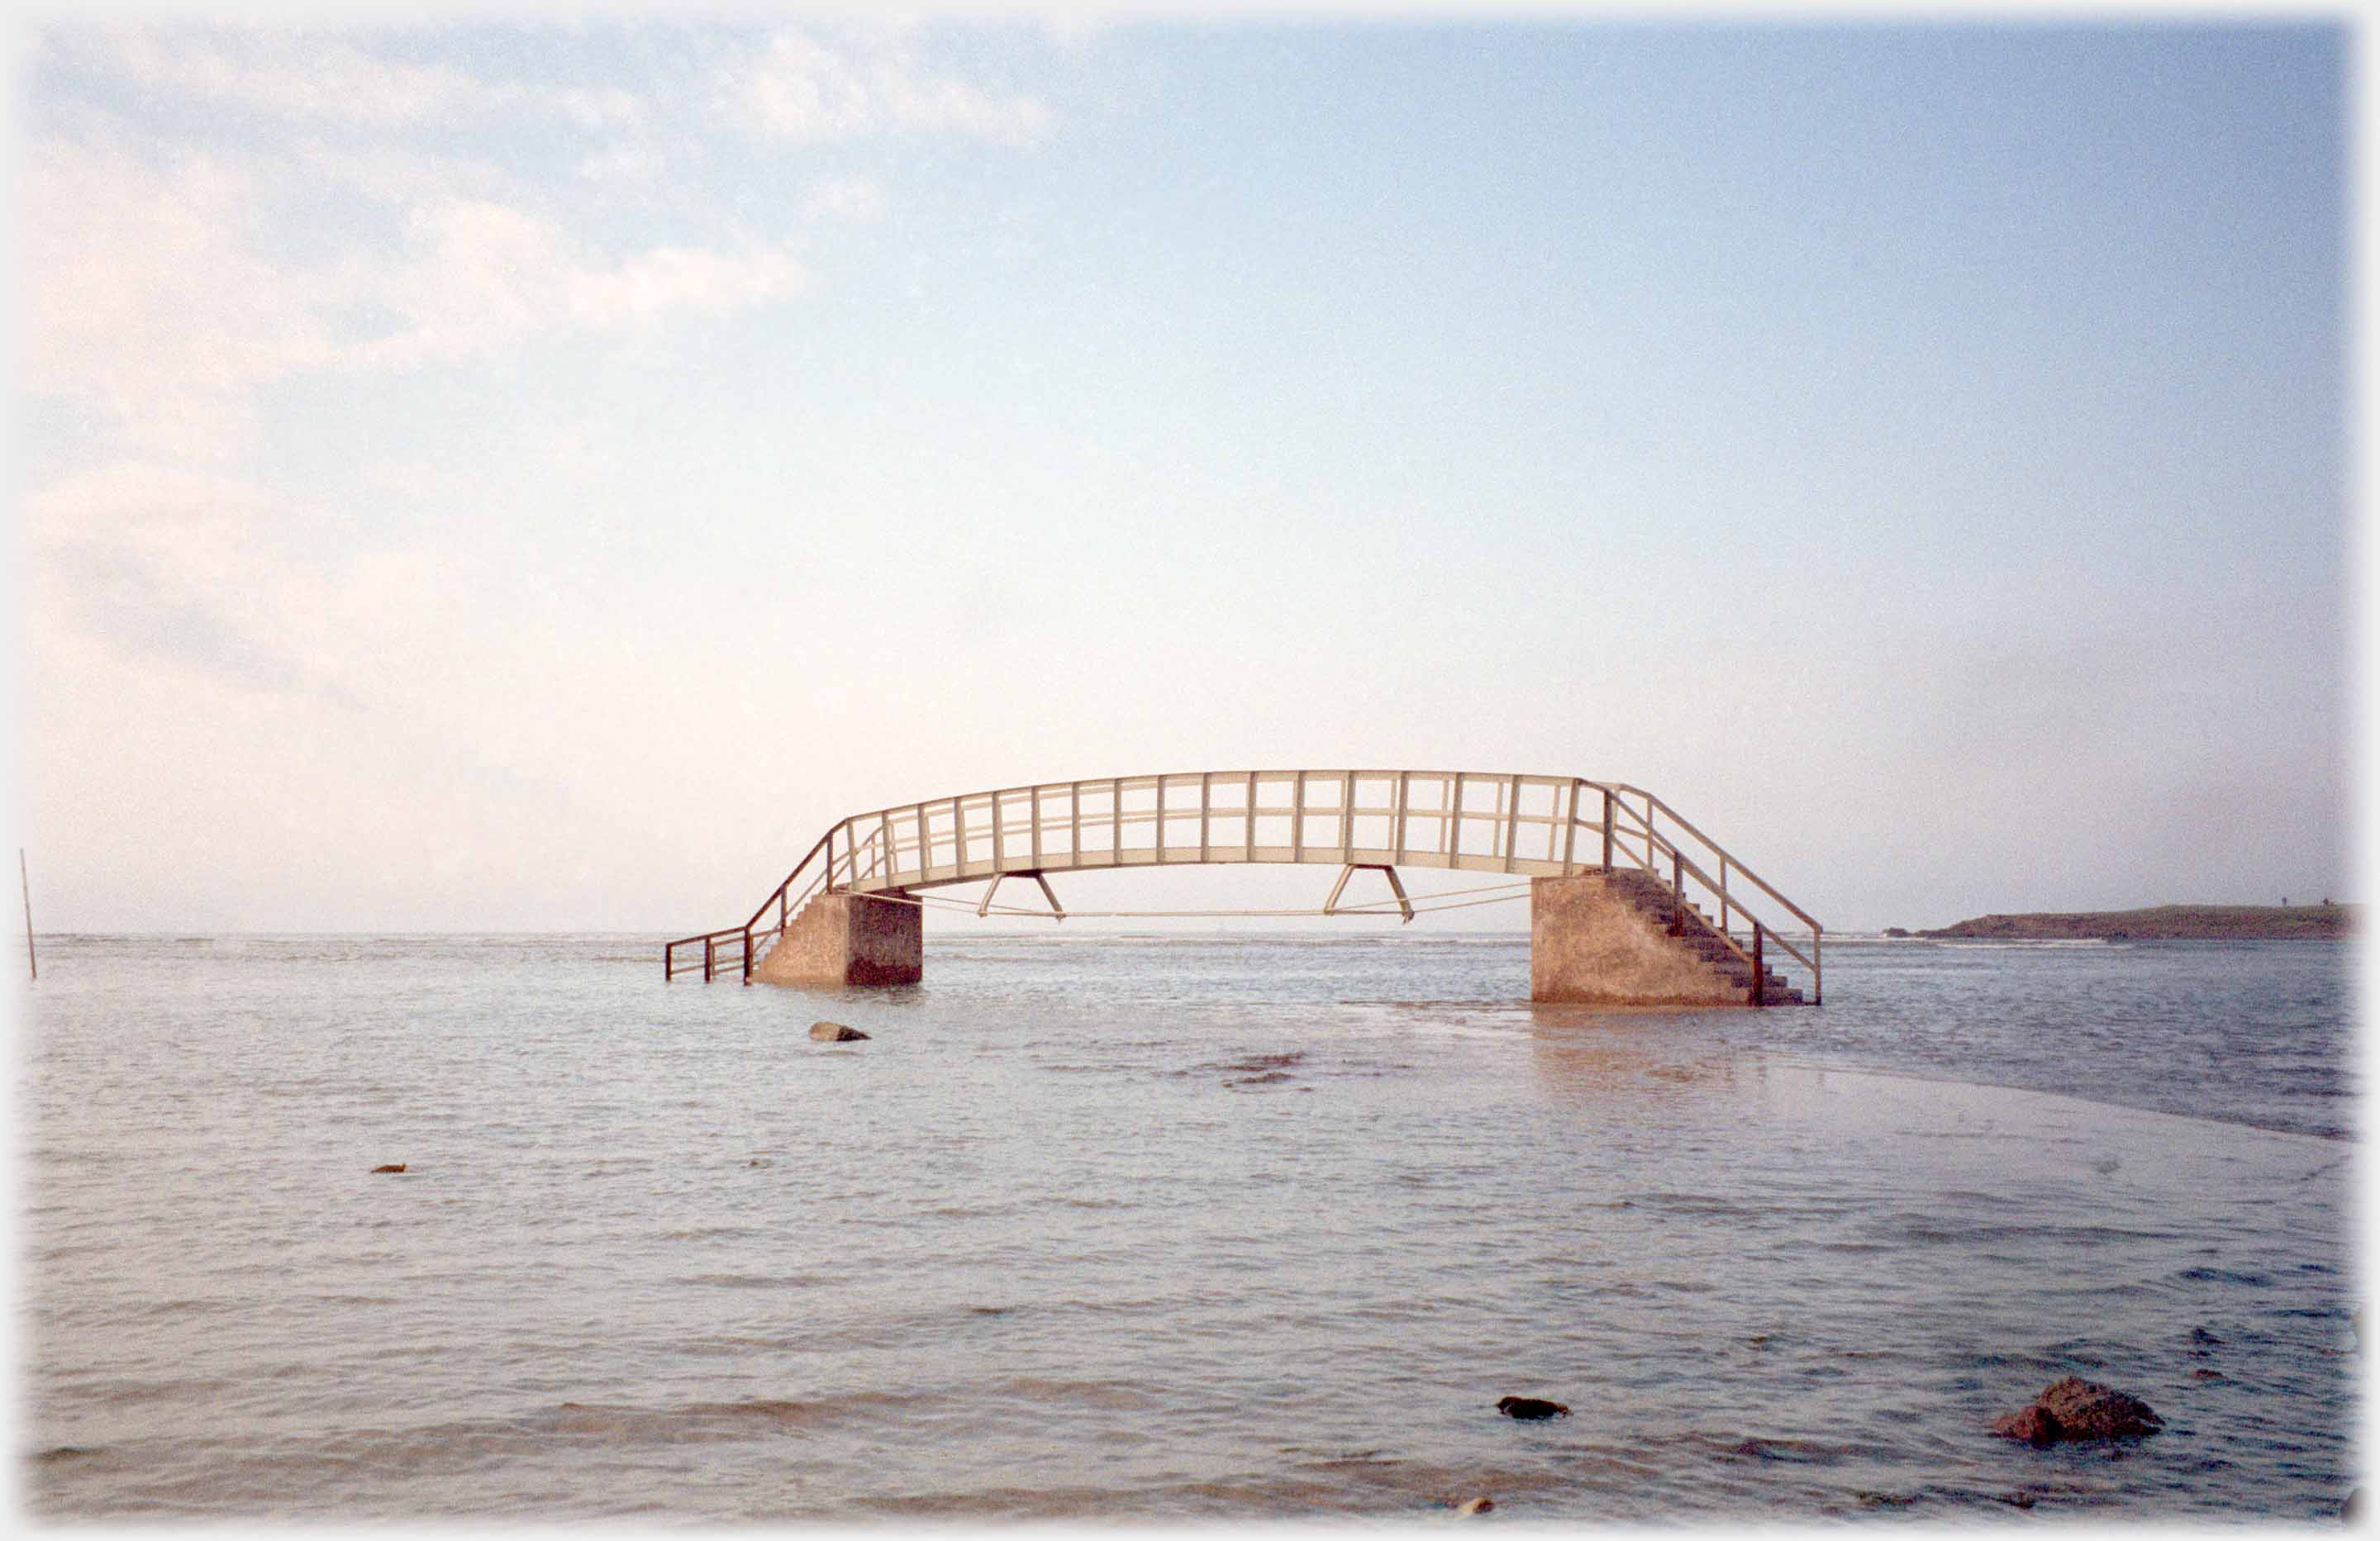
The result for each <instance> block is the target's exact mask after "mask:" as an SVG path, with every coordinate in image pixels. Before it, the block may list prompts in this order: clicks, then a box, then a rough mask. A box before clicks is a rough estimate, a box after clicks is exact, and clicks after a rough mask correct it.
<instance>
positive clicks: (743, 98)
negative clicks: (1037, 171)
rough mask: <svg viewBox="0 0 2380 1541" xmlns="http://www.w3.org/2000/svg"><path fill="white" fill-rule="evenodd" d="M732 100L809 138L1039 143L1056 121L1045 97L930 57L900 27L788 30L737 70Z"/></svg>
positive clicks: (742, 111)
mask: <svg viewBox="0 0 2380 1541" xmlns="http://www.w3.org/2000/svg"><path fill="white" fill-rule="evenodd" d="M727 88H728V89H727V94H726V103H725V104H726V106H727V108H728V110H729V111H730V112H731V113H732V114H733V115H735V116H737V117H739V118H741V119H742V120H743V121H744V122H745V123H746V124H747V125H748V126H750V127H755V128H758V129H759V130H761V131H763V132H766V133H769V134H773V135H776V136H779V137H781V138H784V139H790V140H802V141H808V142H822V141H828V140H850V139H858V138H862V137H865V136H868V135H874V134H951V135H957V136H960V137H963V138H969V139H978V140H990V141H992V142H995V143H1002V144H1014V145H1029V144H1033V143H1035V142H1037V141H1038V140H1040V139H1041V138H1042V137H1043V136H1044V135H1046V134H1047V133H1048V132H1049V131H1050V125H1051V123H1052V121H1053V119H1052V115H1051V113H1050V109H1049V107H1048V106H1047V105H1046V104H1045V103H1042V102H1040V101H1039V100H1038V99H1037V98H1035V97H1032V96H1028V95H1023V94H1014V93H1002V92H999V91H989V90H986V89H984V88H983V87H980V86H977V85H973V84H970V83H969V82H967V81H965V80H962V79H958V78H956V77H955V76H951V75H946V74H938V73H935V72H934V71H932V70H931V69H929V68H928V67H925V66H923V65H921V64H920V63H919V62H918V61H917V58H916V57H915V56H914V55H913V53H912V52H911V50H910V49H909V47H908V46H907V45H906V44H905V42H903V41H902V39H901V38H900V36H899V35H898V34H897V33H885V32H878V33H876V34H874V35H872V36H870V37H868V38H866V39H864V40H862V41H858V42H854V43H852V44H850V45H846V46H834V45H830V44H828V43H825V42H820V41H819V40H818V39H817V38H814V37H812V36H810V35H809V34H807V33H805V32H800V31H794V30H786V31H783V32H780V33H778V34H777V35H776V36H775V37H774V38H772V39H771V40H770V42H769V45H768V46H767V47H766V48H765V49H763V50H762V51H761V52H760V53H759V55H757V56H755V57H754V58H752V59H750V60H747V62H745V63H744V64H743V65H742V66H740V67H737V68H735V69H734V70H732V71H730V72H729V78H728V82H727Z"/></svg>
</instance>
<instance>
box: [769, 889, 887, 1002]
mask: <svg viewBox="0 0 2380 1541" xmlns="http://www.w3.org/2000/svg"><path fill="white" fill-rule="evenodd" d="M925 975H926V932H925V916H924V912H923V911H922V910H920V909H919V908H918V907H917V905H916V904H904V903H902V902H901V901H899V900H896V899H880V898H877V897H875V896H874V895H872V894H866V893H821V894H819V895H817V896H816V897H814V898H813V899H811V900H810V902H809V903H808V904H807V905H805V906H803V908H802V913H801V914H799V915H797V916H795V917H794V924H793V926H792V927H791V928H789V929H788V930H787V931H786V932H785V934H784V935H783V937H780V938H779V939H778V940H777V945H776V946H774V947H772V948H771V949H770V950H769V953H768V955H767V956H766V957H764V958H762V959H761V960H760V962H759V965H758V966H756V967H755V968H754V969H753V970H752V977H753V978H755V979H757V980H760V981H762V982H763V983H767V984H771V985H806V986H810V987H814V988H815V987H820V986H823V987H826V988H829V989H835V988H839V987H841V986H844V985H914V984H916V983H917V982H918V981H919V980H920V979H922V978H924V977H925Z"/></svg>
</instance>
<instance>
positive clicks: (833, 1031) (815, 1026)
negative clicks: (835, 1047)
mask: <svg viewBox="0 0 2380 1541" xmlns="http://www.w3.org/2000/svg"><path fill="white" fill-rule="evenodd" d="M867 1036H868V1035H867V1034H865V1033H863V1032H861V1031H860V1030H859V1029H858V1028H856V1027H845V1026H844V1025H843V1024H842V1023H840V1022H813V1023H811V1024H810V1037H814V1038H816V1039H818V1040H819V1042H820V1043H849V1042H851V1041H852V1040H853V1039H854V1038H864V1037H867Z"/></svg>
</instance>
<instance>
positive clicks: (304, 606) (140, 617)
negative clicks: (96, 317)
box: [24, 462, 353, 702]
mask: <svg viewBox="0 0 2380 1541" xmlns="http://www.w3.org/2000/svg"><path fill="white" fill-rule="evenodd" d="M303 521H304V516H303V515H302V514H301V513H300V512H299V511H297V510H295V509H293V508H291V507H290V506H288V505H287V504H285V503H283V502H282V501H281V500H279V499H278V498H276V497H275V496H273V494H272V493H271V492H269V491H265V490H264V489H261V488H259V487H257V486H254V485H253V484H250V483H248V482H245V481H241V480H238V479H233V478H227V477H221V476H214V475H209V474H204V473H199V472H193V471H189V470H187V469H180V468H176V467H160V466H154V465H147V464H141V463H138V462H128V463H121V464H117V465H114V466H110V467H104V468H103V469H100V470H97V471H93V472H90V473H86V474H84V475H81V476H79V477H74V478H69V479H66V480H64V481H61V482H57V483H54V484H52V485H51V486H49V487H46V488H44V489H42V491H38V492H36V493H34V494H33V495H32V496H31V497H30V498H29V499H28V500H27V501H26V518H25V528H24V535H25V554H26V557H27V559H28V560H27V568H28V576H29V577H30V579H31V583H30V592H31V598H32V601H33V621H34V625H33V627H32V634H33V637H34V640H35V644H36V651H37V654H38V653H41V652H42V650H43V644H44V643H48V644H51V646H50V647H49V648H48V652H49V653H50V654H51V655H52V661H55V654H56V653H57V651H58V649H56V648H55V642H56V641H57V640H58V639H59V638H61V637H79V638H84V639H88V640H90V641H92V642H96V643H98V644H99V645H101V646H102V647H103V648H104V649H106V650H108V651H109V652H112V653H114V654H115V655H116V656H118V657H120V658H124V659H129V660H133V661H140V662H149V663H159V662H162V663H164V664H165V665H167V666H168V667H170V668H172V669H174V670H176V672H178V673H184V674H189V675H196V676H199V677H202V678H207V679H211V680H212V681H214V682H216V683H218V684H225V685H229V686H236V687H238V688H242V689H249V690H266V691H275V692H285V691H297V692H300V693H304V694H310V695H315V696H320V697H323V698H329V699H334V700H339V701H342V702H352V699H353V698H352V697H351V696H350V695H349V694H348V693H347V691H346V689H345V687H344V686H341V685H340V684H339V683H338V680H337V674H338V672H339V665H338V657H337V655H338V652H339V649H338V648H337V646H336V644H335V643H334V642H331V641H329V640H328V639H327V638H326V637H324V636H323V635H322V632H323V628H324V626H325V625H326V623H327V622H328V621H329V619H330V618H331V617H334V616H336V615H338V614H340V613H343V612H344V610H345V606H344V604H343V602H342V600H341V595H340V592H339V588H338V586H337V585H336V584H335V583H334V582H332V581H330V580H329V579H328V578H327V577H326V576H325V575H323V574H322V573H320V572H317V571H313V570H310V568H308V567H307V566H305V565H302V564H296V563H293V562H290V561H287V560H285V559H284V558H283V557H281V556H280V555H279V554H278V548H277V537H278V536H279V534H280V533H281V532H282V531H284V530H285V529H286V528H289V527H291V526H293V525H297V524H300V523H302V522H303Z"/></svg>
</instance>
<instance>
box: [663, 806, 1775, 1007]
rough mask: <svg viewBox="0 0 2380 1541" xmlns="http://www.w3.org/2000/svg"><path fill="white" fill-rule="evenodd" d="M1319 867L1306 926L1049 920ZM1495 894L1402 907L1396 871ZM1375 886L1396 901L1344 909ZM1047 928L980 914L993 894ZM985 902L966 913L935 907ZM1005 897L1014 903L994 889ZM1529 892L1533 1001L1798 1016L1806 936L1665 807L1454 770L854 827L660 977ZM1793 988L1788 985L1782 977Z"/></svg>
mask: <svg viewBox="0 0 2380 1541" xmlns="http://www.w3.org/2000/svg"><path fill="white" fill-rule="evenodd" d="M1240 863H1293V864H1302V865H1308V866H1325V867H1337V868H1340V869H1341V870H1340V880H1339V884H1338V886H1337V887H1336V888H1334V889H1333V890H1332V892H1331V896H1330V900H1329V901H1328V902H1326V903H1325V904H1324V905H1323V906H1322V907H1321V908H1320V909H1319V910H1304V911H1231V912H1213V911H1201V912H1186V911H1165V912H1151V911H1145V910H1144V911H1130V912H1124V911H1085V910H1080V909H1077V910H1074V911H1071V912H1069V911H1066V910H1063V909H1062V908H1061V907H1060V903H1059V899H1058V895H1057V893H1056V892H1055V890H1053V889H1052V888H1051V887H1050V882H1049V879H1050V877H1051V876H1052V875H1056V874H1062V873H1069V872H1085V871H1101V870H1113V869H1117V868H1146V867H1167V866H1190V865H1200V864H1204V865H1230V864H1240ZM1427 868H1442V869H1445V870H1449V871H1462V872H1471V873H1482V874H1488V875H1492V876H1493V877H1495V878H1496V879H1499V880H1500V881H1499V882H1493V883H1490V884H1488V885H1487V886H1486V887H1484V888H1477V889H1464V890H1458V891H1455V892H1453V893H1452V894H1443V893H1442V894H1437V895H1417V896H1409V895H1408V894H1407V893H1406V892H1405V891H1404V888H1403V884H1402V882H1401V881H1400V880H1399V879H1398V876H1397V874H1398V871H1399V869H1427ZM1366 869H1377V870H1378V871H1379V872H1381V873H1382V874H1383V875H1385V877H1386V879H1387V881H1388V883H1389V885H1390V887H1391V888H1392V889H1393V891H1394V894H1395V897H1394V899H1393V900H1392V901H1391V900H1374V901H1368V902H1357V903H1351V904H1342V903H1341V902H1340V900H1341V895H1342V893H1343V892H1345V891H1346V888H1347V886H1348V880H1349V879H1350V878H1351V877H1353V876H1354V874H1355V873H1356V872H1358V871H1362V870H1366ZM1012 878H1014V879H1018V880H1025V881H1027V882H1030V883H1032V884H1034V885H1035V886H1036V887H1037V888H1038V893H1039V895H1040V897H1041V898H1042V899H1043V901H1044V902H1045V903H1046V904H1047V905H1048V908H1047V909H1041V908H1026V907H1019V906H1017V905H1014V904H996V903H995V900H996V898H997V897H998V894H999V891H1000V888H1001V885H1002V883H1003V882H1004V881H1005V880H1008V879H1012ZM977 882H980V883H984V884H986V885H987V886H986V888H985V890H984V892H983V894H982V895H981V898H980V901H979V902H977V903H975V904H968V903H967V902H966V901H965V900H955V899H953V898H951V897H949V896H946V895H942V894H940V893H937V892H934V891H936V890H939V889H942V888H946V887H949V886H951V885H953V884H960V883H977ZM1012 892H1014V891H1012ZM1522 892H1527V893H1528V894H1529V897H1530V900H1531V911H1532V944H1531V971H1532V984H1531V993H1532V998H1533V999H1536V1000H1541V1001H1565V1000H1569V1001H1602V1002H1607V1003H1613V1004H1623V1003H1651V1002H1656V1001H1662V1002H1673V1003H1693V1004H1718V1003H1723V1002H1728V1001H1732V1002H1733V1003H1739V1004H1747V1005H1775V1004H1786V1003H1798V1002H1800V1001H1803V1000H1804V999H1806V1000H1807V1001H1810V1002H1811V1003H1813V1004H1815V1003H1816V1002H1817V1001H1819V1000H1820V999H1821V998H1822V997H1821V983H1822V977H1821V953H1820V946H1821V941H1822V938H1823V928H1822V927H1821V926H1820V925H1819V924H1818V922H1817V921H1816V920H1815V919H1813V918H1812V917H1811V916H1809V915H1808V913H1807V912H1805V911H1803V909H1802V908H1801V907H1800V906H1799V905H1797V904H1793V902H1792V901H1791V900H1790V899H1787V898H1786V897H1785V896H1784V895H1783V894H1782V893H1780V892H1778V891H1777V890H1776V889H1775V888H1774V887H1773V886H1772V885H1770V884H1769V883H1768V882H1767V880H1764V879H1762V878H1761V877H1759V876H1758V875H1757V874H1755V872H1753V871H1752V870H1751V869H1750V868H1747V867H1745V866H1744V865H1743V862H1742V861H1741V860H1739V859H1738V858H1737V857H1736V856H1735V855H1733V854H1732V853H1731V852H1729V851H1727V850H1726V849H1724V848H1722V847H1721V846H1719V845H1718V843H1716V842H1714V841H1712V840H1711V839H1710V838H1709V837H1708V836H1706V835H1705V834H1704V833H1703V832H1702V831H1700V830H1699V829H1697V828H1696V827H1695V826H1694V824H1692V823H1691V822H1689V821H1688V820H1687V819H1684V818H1682V816H1680V815H1679V814H1678V813H1677V811H1676V810H1675V809H1673V808H1671V807H1670V806H1669V805H1668V804H1667V803H1665V802H1663V801H1662V800H1661V799H1660V798H1659V797H1658V796H1655V795H1653V794H1652V793H1650V792H1647V791H1645V790H1644V789H1643V788H1641V787H1637V786H1633V785H1630V784H1628V783H1619V782H1597V781H1588V780H1585V779H1584V778H1581V777H1574V776H1543V775H1521V774H1511V773H1490V772H1482V771H1352V770H1307V771H1278V770H1276V771H1168V772H1163V773H1160V774H1155V775H1141V776H1113V777H1105V778H1100V779H1097V780H1091V781H1074V782H1050V783H1040V784H1038V785H1033V786H1019V787H1005V788H1001V789H999V790H996V791H990V792H974V793H965V794H962V795H958V796H954V797H941V798H933V799H929V800H927V801H924V802H918V803H906V804H902V805H900V806H898V807H887V808H878V809H875V810H872V811H870V812H868V813H861V814H854V815H852V816H851V817H849V818H847V819H842V820H840V821H838V822H837V823H836V824H834V825H833V826H832V828H830V829H829V830H828V831H826V833H824V834H823V835H821V836H820V837H819V839H818V841H817V843H815V844H813V845H812V846H811V847H810V849H809V851H808V853H807V855H804V856H803V857H802V859H801V860H800V861H799V862H797V863H795V867H794V869H793V871H792V872H790V873H788V874H787V875H786V877H785V880H784V881H783V882H781V883H779V884H778V885H777V887H776V888H775V890H774V891H773V892H771V893H770V895H769V896H768V897H767V898H766V899H764V900H763V901H761V904H760V906H759V908H758V909H756V910H754V911H753V912H752V915H751V916H750V917H749V918H748V919H747V920H745V921H744V922H742V923H741V924H739V925H734V926H728V927H722V928H720V929H718V930H715V931H708V932H702V933H699V934H698V935H695V936H690V937H682V938H679V939H677V940H674V941H671V942H670V943H668V944H667V946H666V947H665V948H664V949H663V953H662V972H663V977H665V978H670V979H674V978H676V977H679V976H680V975H683V974H689V973H695V972H699V973H700V974H701V976H702V977H703V978H705V979H706V980H707V979H712V978H716V977H720V976H722V975H723V974H724V975H733V976H734V977H737V978H739V979H742V980H743V981H745V982H746V983H749V982H751V981H752V980H754V979H756V978H757V979H762V980H766V981H771V982H784V983H808V984H820V983H837V984H896V983H903V982H910V981H914V980H915V979H916V978H917V977H919V972H920V970H921V969H922V966H923V959H922V940H921V936H922V933H921V928H920V923H919V912H920V910H921V908H922V907H923V906H925V905H927V904H942V905H945V906H949V907H953V908H959V909H969V910H973V911H974V912H975V913H976V914H977V916H989V915H993V914H997V915H1000V916H1002V917H1003V918H1007V917H1011V916H1039V917H1043V918H1057V919H1063V918H1065V916H1067V915H1068V914H1070V913H1071V914H1073V915H1075V916H1111V915H1115V916H1122V915H1143V916H1145V915H1149V914H1153V913H1161V914H1170V915H1182V914H1192V913H1196V914H1216V913H1230V914H1234V915H1250V914H1255V915H1281V914H1301V915H1311V914H1333V915H1365V914H1369V915H1376V916H1377V915H1390V914H1394V915H1398V916H1402V917H1403V919H1406V920H1410V919H1412V918H1413V917H1414V916H1415V914H1418V913H1423V912H1424V911H1426V910H1428V909H1433V908H1453V907H1459V906H1461V905H1464V904H1489V903H1495V902H1497V899H1496V898H1494V897H1489V898H1482V897H1478V895H1480V894H1483V893H1485V894H1495V895H1498V896H1499V897H1501V898H1504V899H1512V898H1518V897H1520V896H1521V893H1522ZM1784 970H1790V971H1791V975H1790V976H1789V974H1788V973H1786V972H1780V971H1784Z"/></svg>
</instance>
